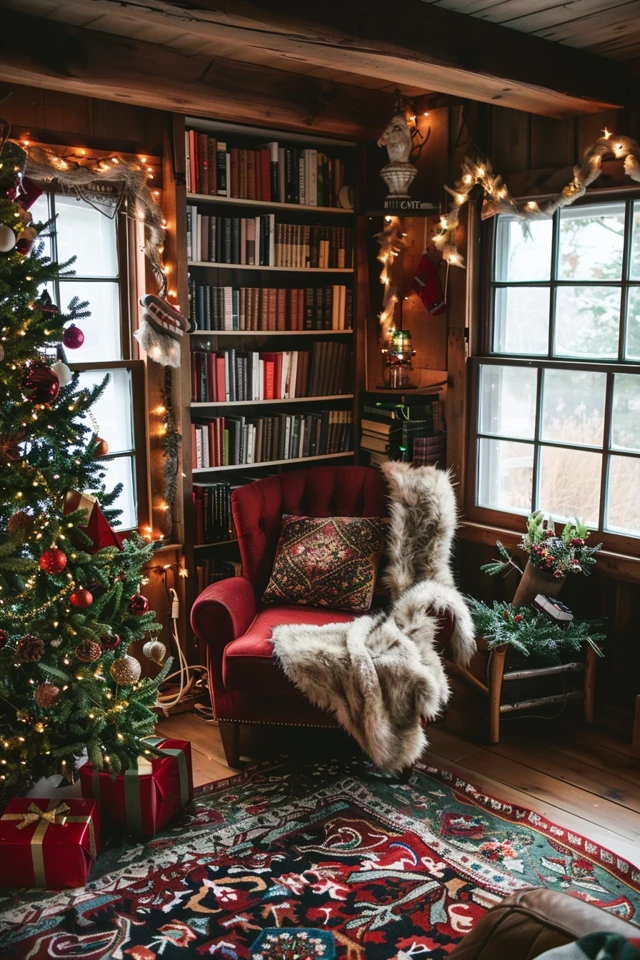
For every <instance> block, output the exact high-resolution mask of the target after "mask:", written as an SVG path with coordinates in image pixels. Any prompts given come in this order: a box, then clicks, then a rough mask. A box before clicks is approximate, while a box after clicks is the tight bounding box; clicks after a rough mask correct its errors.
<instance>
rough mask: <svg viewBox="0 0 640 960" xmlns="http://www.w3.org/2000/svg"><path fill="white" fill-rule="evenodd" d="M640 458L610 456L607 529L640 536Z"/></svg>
mask: <svg viewBox="0 0 640 960" xmlns="http://www.w3.org/2000/svg"><path fill="white" fill-rule="evenodd" d="M638 490H640V460H636V458H635V457H610V458H609V481H608V484H607V509H606V518H605V524H604V525H605V529H606V530H612V531H613V532H615V533H626V534H631V536H633V537H640V497H638Z"/></svg>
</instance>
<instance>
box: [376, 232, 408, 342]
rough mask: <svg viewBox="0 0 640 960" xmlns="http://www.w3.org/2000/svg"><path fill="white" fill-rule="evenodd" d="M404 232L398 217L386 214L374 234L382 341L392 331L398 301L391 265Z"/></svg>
mask: <svg viewBox="0 0 640 960" xmlns="http://www.w3.org/2000/svg"><path fill="white" fill-rule="evenodd" d="M404 238H405V234H404V233H403V231H402V224H401V222H400V217H392V216H386V217H385V218H384V226H383V228H382V232H381V233H378V234H376V239H377V241H378V243H379V245H380V251H379V253H378V260H379V261H380V263H381V264H382V270H381V271H380V283H381V284H382V285H383V286H384V293H383V295H382V311H381V313H380V314H379V315H378V319H379V321H380V338H381V340H382V341H383V342H384V341H386V340H388V339H389V337H390V336H391V334H392V333H393V331H394V322H395V310H396V304H397V303H398V291H397V289H396V286H395V284H394V282H393V275H392V269H391V268H392V265H393V262H394V260H395V258H396V257H398V256H399V255H400V254H401V253H402V251H403V250H404V248H405V246H406V243H405V239H404Z"/></svg>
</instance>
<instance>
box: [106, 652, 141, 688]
mask: <svg viewBox="0 0 640 960" xmlns="http://www.w3.org/2000/svg"><path fill="white" fill-rule="evenodd" d="M109 673H110V674H111V678H112V679H113V680H115V682H116V683H117V684H119V685H120V686H121V687H130V686H131V684H132V683H135V682H136V680H139V679H140V674H141V673H142V667H141V666H140V664H139V663H138V661H137V660H136V658H135V657H130V656H129V655H128V654H127V655H126V656H124V657H120V658H119V659H118V660H114V661H113V663H112V664H111V669H110V671H109Z"/></svg>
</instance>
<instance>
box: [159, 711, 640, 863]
mask: <svg viewBox="0 0 640 960" xmlns="http://www.w3.org/2000/svg"><path fill="white" fill-rule="evenodd" d="M503 728H504V729H503V732H502V734H501V742H500V743H499V744H497V745H495V746H489V745H488V744H487V743H486V742H482V741H481V740H479V739H472V738H470V737H468V736H466V735H461V734H454V733H451V732H448V731H447V729H446V724H444V723H443V724H436V725H432V726H430V727H429V728H428V730H427V733H428V737H429V742H430V748H429V750H428V751H427V754H426V756H425V760H428V762H430V763H433V764H438V765H441V766H443V767H445V768H446V769H448V770H451V771H452V772H455V773H458V774H459V775H460V776H462V777H464V778H465V779H467V780H469V781H471V782H472V783H474V784H475V785H476V786H478V787H479V788H480V789H482V790H483V791H485V792H486V793H488V794H491V795H494V796H496V797H498V798H500V799H502V800H507V801H514V802H517V803H520V804H522V805H525V806H527V807H530V808H532V809H533V810H535V811H536V812H537V813H540V814H542V815H543V816H546V817H548V818H549V819H550V820H553V821H554V822H555V823H558V824H560V825H561V826H564V827H566V828H570V829H573V830H575V831H576V832H578V833H581V834H583V835H584V836H587V837H588V838H589V839H591V840H594V841H596V842H598V843H601V844H602V845H603V846H606V847H608V848H609V849H611V850H613V851H614V852H615V853H617V854H619V855H620V856H624V857H626V858H627V859H629V860H631V861H632V862H633V863H635V864H636V865H638V866H640V761H638V760H634V759H633V758H632V757H631V755H630V747H629V746H628V745H627V744H626V743H625V742H624V741H623V740H622V739H618V738H617V737H614V736H613V735H611V734H608V733H605V732H602V731H599V730H597V729H596V728H593V727H586V726H585V725H583V724H581V723H579V722H573V723H571V722H568V723H564V724H562V725H560V724H559V723H553V724H549V723H540V722H539V721H538V722H536V721H533V720H532V721H529V722H525V721H522V722H521V723H519V724H514V725H511V726H510V725H508V724H503ZM158 732H159V733H161V734H163V735H165V736H168V735H173V736H178V737H184V738H185V739H188V740H191V742H192V750H193V759H194V778H195V782H196V784H202V783H208V782H210V781H212V780H220V779H222V778H224V777H228V776H231V775H232V774H233V773H236V772H237V771H235V770H231V769H230V768H229V767H228V766H227V764H226V762H225V758H224V751H223V749H222V743H221V741H220V734H219V732H218V729H217V727H216V726H213V725H208V724H207V723H205V722H203V721H202V720H200V719H199V718H198V717H196V716H194V715H193V714H181V715H177V716H173V717H170V718H168V719H166V720H162V721H161V723H159V725H158ZM243 736H246V737H247V740H246V742H245V741H243V743H242V750H243V752H244V753H245V754H249V755H250V756H251V757H252V758H253V759H256V760H258V759H263V758H265V757H267V756H269V755H274V753H275V754H278V753H282V752H287V753H292V754H294V755H304V756H305V757H306V758H309V757H313V756H316V755H321V754H324V755H325V756H326V754H327V752H328V753H329V754H331V755H335V753H336V751H342V750H344V749H345V743H346V737H345V736H344V735H343V734H340V733H338V732H334V731H306V730H300V729H288V728H284V727H273V728H269V727H253V728H251V727H249V728H245V730H244V731H243ZM274 738H277V743H275V742H274ZM301 738H302V739H301Z"/></svg>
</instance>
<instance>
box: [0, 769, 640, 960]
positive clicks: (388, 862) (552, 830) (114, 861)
mask: <svg viewBox="0 0 640 960" xmlns="http://www.w3.org/2000/svg"><path fill="white" fill-rule="evenodd" d="M529 886H544V887H549V888H551V889H555V890H562V891H564V892H566V893H569V894H571V895H572V896H574V897H578V898H581V899H583V900H587V901H589V902H591V903H594V904H597V905H598V906H600V907H603V908H604V909H605V910H609V911H611V912H613V913H615V914H617V915H618V916H621V917H624V918H625V919H627V920H632V921H634V920H636V918H638V917H640V914H639V913H638V911H639V910H640V870H639V869H637V868H636V867H635V866H633V865H632V864H630V863H628V862H627V861H625V860H622V859H620V858H619V857H616V856H615V855H614V854H612V853H610V852H609V851H608V850H605V849H603V848H602V847H600V845H599V844H597V843H592V842H591V841H589V840H588V839H586V838H584V837H581V836H579V835H578V834H575V833H572V832H571V831H568V830H565V829H564V828H562V827H558V826H556V825H554V824H553V823H550V822H549V821H547V820H545V818H544V817H541V816H538V815H537V814H536V813H534V812H532V811H531V810H527V809H524V808H520V807H516V806H514V805H513V804H510V803H504V802H502V801H500V800H498V799H495V798H493V797H488V796H485V795H484V794H482V793H481V792H479V791H478V790H476V789H475V788H474V787H473V786H472V785H471V784H469V783H467V782H466V781H464V780H460V779H459V778H458V777H457V776H455V775H453V774H451V773H447V772H446V771H444V770H440V769H438V768H435V767H431V766H420V768H419V770H418V771H417V772H416V773H414V775H413V777H412V780H411V782H410V783H409V784H407V785H400V784H397V783H389V782H387V781H385V780H383V779H379V778H377V777H376V774H375V772H374V771H373V770H371V771H368V770H367V769H366V768H364V767H363V766H362V765H361V764H360V765H357V764H356V763H353V764H349V763H344V762H343V763H341V764H337V763H336V764H334V765H330V764H326V763H324V764H314V765H309V766H307V767H301V766H300V765H299V764H293V763H284V764H281V765H279V766H273V765H268V766H267V765H264V766H261V767H257V768H254V769H253V770H251V771H249V773H248V774H247V775H245V776H242V777H236V778H234V779H232V780H227V781H223V782H222V783H220V784H216V785H211V786H209V787H204V788H201V790H200V791H199V793H198V796H197V799H196V802H195V804H194V805H193V807H192V808H190V809H189V810H187V811H185V813H184V815H183V816H182V819H181V820H180V822H179V823H176V824H175V825H174V826H173V828H172V829H170V830H167V831H166V832H164V833H163V834H161V835H159V836H157V837H155V838H154V839H153V840H152V841H150V842H148V843H145V844H135V843H134V842H131V843H129V844H126V845H120V846H113V847H111V848H110V849H107V850H106V851H105V852H103V853H102V854H101V856H100V858H99V860H98V862H97V864H96V866H95V868H94V872H93V873H92V878H91V882H90V884H89V885H88V886H87V888H86V889H85V890H76V891H66V892H64V893H45V892H42V891H20V892H11V893H9V892H7V891H5V892H4V895H3V896H2V898H1V899H0V956H1V957H2V958H3V960H9V958H29V960H44V958H45V957H46V958H60V960H62V958H64V960H73V958H82V960H106V958H111V957H114V958H121V960H155V958H162V960H187V958H188V957H194V958H197V957H218V958H220V960H240V958H248V957H250V955H251V949H250V948H251V944H253V943H254V942H255V941H256V940H258V938H259V937H260V934H261V931H262V930H264V929H265V928H274V927H281V928H282V927H292V928H302V927H304V928H316V929H317V928H320V929H322V930H324V931H331V932H332V933H333V936H334V939H335V945H336V955H337V957H338V958H345V960H365V958H366V960H387V958H389V960H391V958H395V957H397V955H398V953H399V951H403V952H404V953H405V954H407V955H408V956H410V957H412V958H416V960H423V958H424V960H426V958H427V957H428V958H429V960H439V958H443V957H446V956H447V955H448V954H449V953H451V951H452V950H453V948H454V946H455V944H457V943H458V941H459V940H460V939H461V938H462V937H463V936H464V935H465V933H466V932H467V931H468V930H470V929H471V927H472V926H473V924H474V923H476V922H477V920H478V919H479V918H480V917H481V916H482V915H483V914H484V913H485V912H486V911H487V910H488V909H489V908H490V907H491V906H493V904H495V903H497V902H499V901H500V900H501V899H502V898H504V897H506V896H508V895H509V894H510V893H512V892H514V891H517V890H520V889H522V888H523V887H529ZM0 894H2V892H0ZM637 922H640V920H638V921H637Z"/></svg>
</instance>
